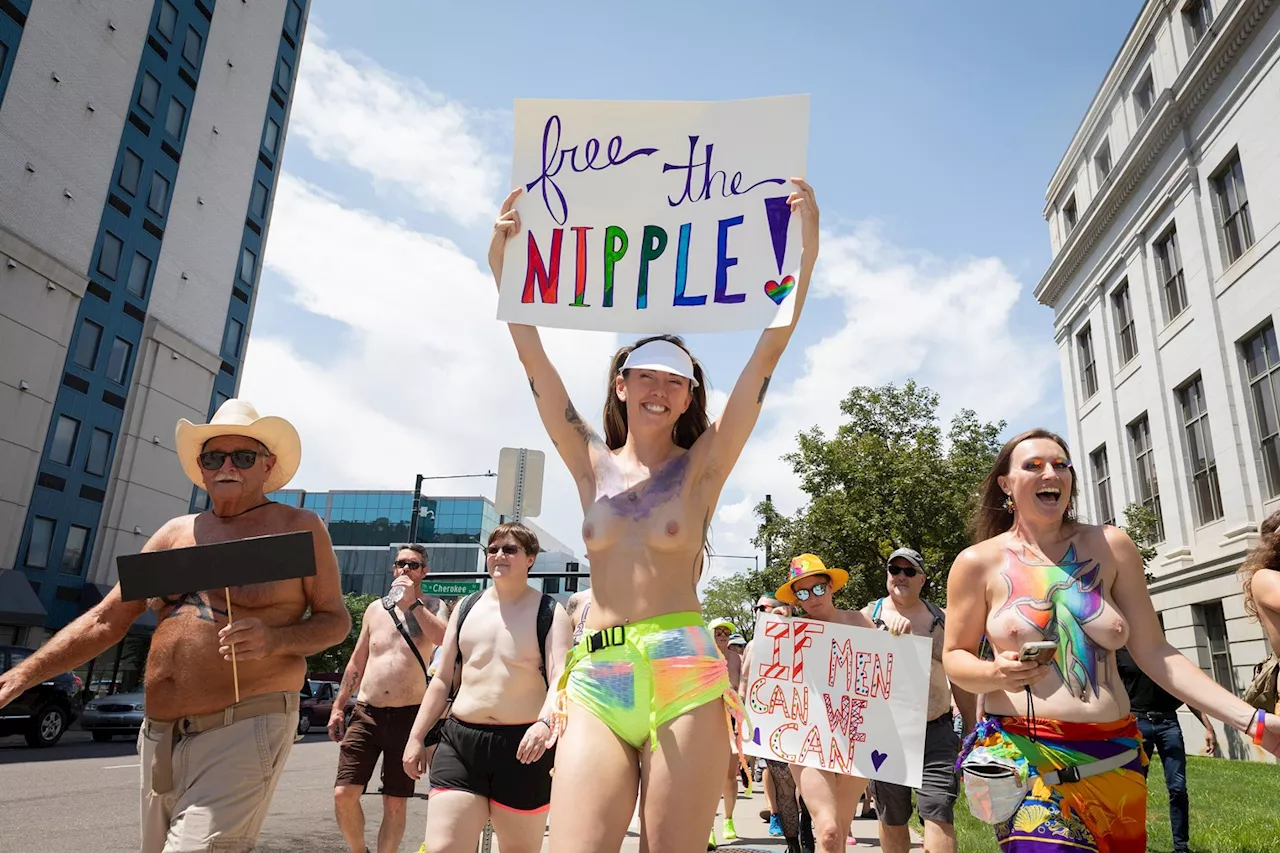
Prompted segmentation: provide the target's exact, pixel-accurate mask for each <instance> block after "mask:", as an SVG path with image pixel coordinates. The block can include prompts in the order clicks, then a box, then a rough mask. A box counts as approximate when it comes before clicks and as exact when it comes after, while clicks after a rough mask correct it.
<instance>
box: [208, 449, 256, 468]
mask: <svg viewBox="0 0 1280 853" xmlns="http://www.w3.org/2000/svg"><path fill="white" fill-rule="evenodd" d="M258 455H259V454H258V451H256V450H230V451H227V450H206V451H205V452H204V453H201V454H200V467H201V468H203V469H204V470H206V471H217V470H218V469H219V468H221V467H222V463H223V462H225V461H227V457H228V456H230V457H231V464H232V465H234V466H236V467H237V468H239V469H241V470H244V469H245V468H252V467H253V465H254V463H255V462H257V461H258Z"/></svg>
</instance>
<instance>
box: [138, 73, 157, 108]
mask: <svg viewBox="0 0 1280 853" xmlns="http://www.w3.org/2000/svg"><path fill="white" fill-rule="evenodd" d="M138 106H140V107H142V108H143V109H144V110H146V111H147V115H149V116H154V115H155V114H156V107H158V106H160V81H159V80H157V79H156V78H154V77H152V76H151V75H150V74H148V73H147V72H145V71H144V72H142V86H141V88H139V89H138Z"/></svg>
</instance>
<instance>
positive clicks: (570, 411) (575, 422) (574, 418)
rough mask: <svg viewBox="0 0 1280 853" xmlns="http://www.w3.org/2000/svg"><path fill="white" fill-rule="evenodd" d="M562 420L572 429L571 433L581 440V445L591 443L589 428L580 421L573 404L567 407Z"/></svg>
mask: <svg viewBox="0 0 1280 853" xmlns="http://www.w3.org/2000/svg"><path fill="white" fill-rule="evenodd" d="M564 419H565V420H566V421H568V422H569V425H570V426H572V427H573V431H574V432H576V433H577V434H578V435H579V436H580V437H581V438H582V442H583V444H590V443H591V438H592V434H591V427H590V426H588V425H587V424H586V422H585V421H583V420H582V417H581V416H580V415H579V414H578V410H577V409H575V408H574V407H573V403H570V404H569V407H568V408H567V409H565V410H564Z"/></svg>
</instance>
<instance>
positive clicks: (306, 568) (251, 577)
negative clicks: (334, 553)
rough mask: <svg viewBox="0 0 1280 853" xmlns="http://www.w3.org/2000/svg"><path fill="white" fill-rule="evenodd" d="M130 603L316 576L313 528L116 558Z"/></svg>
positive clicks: (121, 588) (122, 588)
mask: <svg viewBox="0 0 1280 853" xmlns="http://www.w3.org/2000/svg"><path fill="white" fill-rule="evenodd" d="M116 568H117V569H118V570H119V572H120V595H121V597H122V598H124V600H125V601H139V600H141V599H144V598H159V597H162V596H167V595H182V594H183V593H186V592H198V591H200V590H206V589H222V588H224V587H231V586H247V585H249V584H254V583H268V582H270V581H283V580H290V579H291V578H308V577H314V576H315V573H316V552H315V543H314V540H313V538H312V536H311V531H310V530H300V531H298V532H296V533H280V534H277V535H274V536H255V537H253V538H252V539H236V540H234V541H231V542H217V543H214V544H212V545H193V546H192V547H190V548H171V549H170V550H168V551H148V552H147V553H145V554H128V555H124V556H120V557H117V558H116Z"/></svg>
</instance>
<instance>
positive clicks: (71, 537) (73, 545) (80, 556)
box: [60, 524, 89, 575]
mask: <svg viewBox="0 0 1280 853" xmlns="http://www.w3.org/2000/svg"><path fill="white" fill-rule="evenodd" d="M88 543H89V528H87V527H81V526H80V525H78V524H73V525H71V526H70V528H69V529H68V530H67V544H66V546H65V547H63V549H62V566H61V567H60V571H62V572H63V573H64V574H69V575H78V574H80V573H82V572H83V571H84V552H85V546H86V545H87V544H88Z"/></svg>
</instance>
